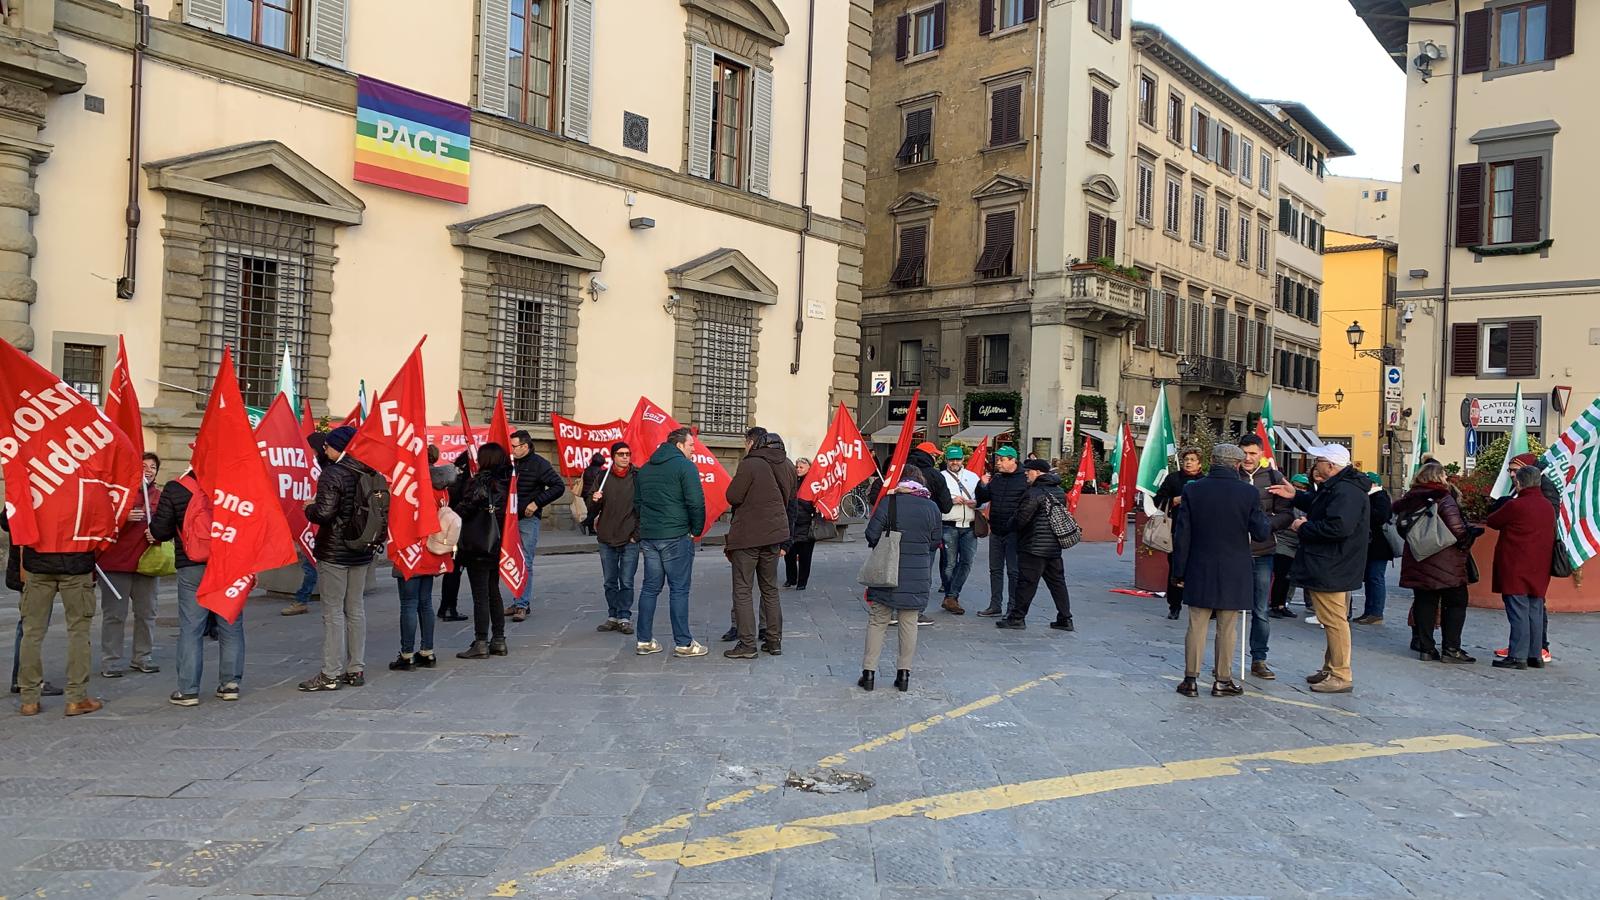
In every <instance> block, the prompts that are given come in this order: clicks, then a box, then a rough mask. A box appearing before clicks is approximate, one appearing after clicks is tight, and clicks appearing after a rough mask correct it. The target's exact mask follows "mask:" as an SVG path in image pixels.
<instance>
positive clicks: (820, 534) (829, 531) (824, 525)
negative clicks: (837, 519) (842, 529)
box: [807, 516, 839, 541]
mask: <svg viewBox="0 0 1600 900" xmlns="http://www.w3.org/2000/svg"><path fill="white" fill-rule="evenodd" d="M807 534H808V536H809V537H810V539H811V540H812V541H836V540H838V539H839V526H838V525H835V524H834V523H832V522H830V521H828V520H827V519H824V518H823V517H821V516H813V517H812V518H811V530H810V531H809V532H807Z"/></svg>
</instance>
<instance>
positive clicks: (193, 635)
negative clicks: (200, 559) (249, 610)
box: [178, 566, 244, 694]
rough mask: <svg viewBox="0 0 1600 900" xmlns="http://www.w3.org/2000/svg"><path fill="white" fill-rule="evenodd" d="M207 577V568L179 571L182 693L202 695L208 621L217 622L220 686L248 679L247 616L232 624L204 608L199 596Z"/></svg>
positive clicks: (179, 674) (179, 664) (179, 688)
mask: <svg viewBox="0 0 1600 900" xmlns="http://www.w3.org/2000/svg"><path fill="white" fill-rule="evenodd" d="M205 574H206V567H205V566H185V567H183V568H181V569H179V570H178V690H179V691H180V692H182V693H185V694H198V693H200V676H201V675H202V674H203V672H204V669H205V649H206V620H208V619H212V618H214V619H215V620H216V622H215V627H216V630H217V669H218V672H217V677H218V679H219V680H218V682H217V683H218V684H227V683H229V682H233V683H235V684H237V683H238V682H240V681H241V680H243V679H244V613H243V611H241V612H240V613H239V620H238V621H237V622H233V623H231V624H230V623H229V622H228V620H227V619H224V618H223V617H221V616H212V615H211V611H210V610H208V609H205V608H204V607H202V606H201V605H200V604H199V602H198V601H197V600H196V599H195V594H196V593H198V592H199V590H200V579H201V578H202V577H204V576H205Z"/></svg>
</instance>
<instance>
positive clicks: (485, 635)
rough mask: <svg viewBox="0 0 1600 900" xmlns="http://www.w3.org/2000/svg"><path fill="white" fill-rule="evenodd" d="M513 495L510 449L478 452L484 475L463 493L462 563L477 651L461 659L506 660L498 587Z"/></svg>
mask: <svg viewBox="0 0 1600 900" xmlns="http://www.w3.org/2000/svg"><path fill="white" fill-rule="evenodd" d="M510 490H511V460H510V458H509V457H508V456H507V455H506V448H504V447H502V446H500V445H499V444H497V443H495V442H493V441H490V442H489V443H487V444H484V445H483V446H482V447H479V448H478V474H476V475H474V476H472V480H471V481H468V482H467V486H466V488H465V489H464V490H463V491H462V492H461V504H460V506H459V508H458V511H459V512H460V513H461V538H460V543H459V544H457V545H456V563H457V565H460V566H462V567H463V568H465V569H466V570H467V583H468V584H469V585H471V586H472V632H473V641H472V646H470V647H468V648H467V649H465V650H463V651H461V652H460V653H457V654H456V658H457V659H488V658H489V657H490V656H505V655H506V653H507V649H506V612H505V608H504V607H503V606H501V604H500V589H499V587H497V585H496V582H497V579H498V577H499V569H500V531H501V529H502V528H503V527H504V524H505V514H506V497H507V495H508V494H509V493H510Z"/></svg>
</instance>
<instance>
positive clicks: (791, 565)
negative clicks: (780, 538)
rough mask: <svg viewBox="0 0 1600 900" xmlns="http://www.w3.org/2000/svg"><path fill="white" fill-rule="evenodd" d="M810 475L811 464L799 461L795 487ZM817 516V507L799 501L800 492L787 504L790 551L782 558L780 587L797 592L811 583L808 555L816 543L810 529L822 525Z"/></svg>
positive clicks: (802, 459) (821, 520)
mask: <svg viewBox="0 0 1600 900" xmlns="http://www.w3.org/2000/svg"><path fill="white" fill-rule="evenodd" d="M810 471H811V460H809V459H806V458H805V457H803V456H802V457H800V458H799V459H797V460H795V461H794V474H795V476H796V477H797V478H798V479H799V481H798V482H797V483H799V484H805V483H806V473H808V472H810ZM825 521H826V520H825V519H823V518H822V517H821V516H819V515H817V505H816V504H815V503H813V502H811V501H810V500H801V499H800V492H799V491H796V492H795V497H794V499H793V500H790V501H789V551H788V552H787V553H786V554H784V557H783V586H784V587H786V588H794V589H795V590H797V591H803V590H805V589H806V582H807V581H810V580H811V552H812V551H813V550H815V549H816V547H817V539H816V538H815V537H813V536H812V534H811V529H812V528H813V527H814V526H815V525H816V524H817V523H820V522H825Z"/></svg>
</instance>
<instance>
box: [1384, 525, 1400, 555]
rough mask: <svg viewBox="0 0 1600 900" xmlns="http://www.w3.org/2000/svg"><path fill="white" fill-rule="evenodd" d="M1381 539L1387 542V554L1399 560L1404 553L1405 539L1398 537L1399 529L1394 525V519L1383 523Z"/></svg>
mask: <svg viewBox="0 0 1600 900" xmlns="http://www.w3.org/2000/svg"><path fill="white" fill-rule="evenodd" d="M1383 539H1384V540H1386V541H1388V542H1389V552H1390V553H1392V554H1394V558H1395V559H1399V558H1400V557H1402V556H1404V555H1405V553H1406V539H1405V538H1403V537H1401V536H1400V529H1398V528H1396V527H1395V525H1394V519H1393V518H1390V519H1389V521H1387V522H1385V523H1383Z"/></svg>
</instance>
